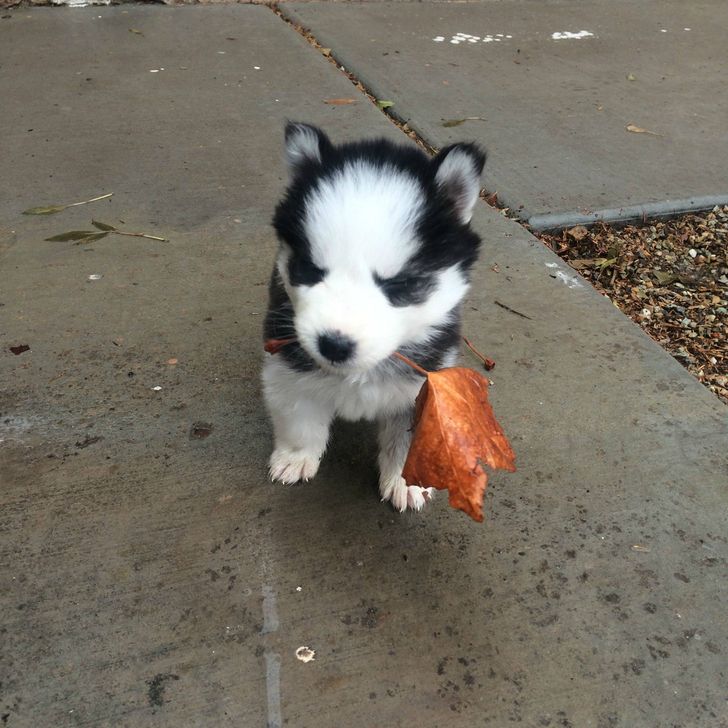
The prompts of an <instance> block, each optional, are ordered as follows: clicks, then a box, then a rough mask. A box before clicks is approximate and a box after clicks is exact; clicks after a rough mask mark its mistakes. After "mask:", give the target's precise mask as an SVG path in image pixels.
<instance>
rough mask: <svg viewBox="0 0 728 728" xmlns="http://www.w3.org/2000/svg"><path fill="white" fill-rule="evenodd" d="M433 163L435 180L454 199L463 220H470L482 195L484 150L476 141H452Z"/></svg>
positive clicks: (453, 202) (467, 221) (456, 209)
mask: <svg viewBox="0 0 728 728" xmlns="http://www.w3.org/2000/svg"><path fill="white" fill-rule="evenodd" d="M432 164H433V167H434V169H435V183H436V184H437V186H438V187H439V188H440V190H441V191H442V193H443V194H444V195H445V197H447V199H448V200H449V201H450V202H451V204H452V206H453V208H454V209H455V213H456V214H457V216H458V219H459V220H460V222H462V223H463V224H467V223H469V222H470V218H471V217H472V216H473V208H474V207H475V203H476V202H477V200H478V195H479V194H480V175H481V174H482V172H483V167H484V166H485V152H483V151H482V150H481V149H480V147H478V146H477V145H475V144H465V143H461V144H453V145H451V146H449V147H445V148H444V149H442V150H441V151H440V152H439V154H437V156H436V157H435V158H434V159H433V160H432Z"/></svg>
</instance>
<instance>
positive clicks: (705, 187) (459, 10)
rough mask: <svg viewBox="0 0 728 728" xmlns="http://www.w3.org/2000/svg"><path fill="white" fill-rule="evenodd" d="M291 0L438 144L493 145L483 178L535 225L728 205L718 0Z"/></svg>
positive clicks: (726, 101) (721, 6) (298, 18)
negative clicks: (373, 0)
mask: <svg viewBox="0 0 728 728" xmlns="http://www.w3.org/2000/svg"><path fill="white" fill-rule="evenodd" d="M282 8H283V12H284V13H286V15H287V16H289V17H290V18H291V19H292V20H294V22H298V23H300V24H301V25H303V26H304V27H306V28H310V29H311V31H312V32H313V34H314V36H315V37H316V38H317V39H318V40H319V41H320V42H321V44H322V45H324V46H327V47H330V48H331V49H332V52H333V53H334V55H335V56H336V58H337V59H338V60H339V61H340V62H341V63H343V64H344V65H345V66H346V67H347V68H349V69H350V70H352V71H353V72H354V73H355V75H356V76H357V77H358V78H360V79H362V80H363V81H364V83H365V84H366V85H367V86H368V87H369V88H371V89H373V90H374V92H375V94H376V95H377V96H378V97H379V98H383V99H388V100H391V101H394V102H395V105H394V106H393V107H392V109H391V110H392V111H393V112H394V113H396V114H397V115H398V116H399V117H400V118H402V119H406V120H407V121H408V122H409V124H410V126H412V128H413V129H416V130H417V131H418V132H419V133H420V134H421V136H423V137H424V138H425V139H427V140H428V141H429V142H430V143H431V144H433V145H434V146H437V147H442V146H444V145H445V144H448V143H450V142H453V141H456V140H459V139H478V140H479V141H481V142H482V143H484V144H485V146H486V148H487V149H488V150H489V152H490V162H489V164H488V168H487V170H486V175H485V181H486V184H487V186H488V189H489V190H490V191H491V192H496V191H497V193H498V197H499V199H500V201H501V202H502V203H504V204H505V205H507V206H508V207H510V208H512V209H514V210H515V211H516V212H517V213H518V214H519V216H520V217H521V218H522V219H524V220H529V222H530V223H531V224H532V225H533V226H534V227H538V228H549V227H558V226H564V225H570V224H577V223H581V222H584V221H587V222H588V221H589V220H594V219H597V218H601V219H635V217H640V216H641V215H642V213H646V214H647V215H648V216H652V215H655V214H668V213H671V212H680V211H683V210H690V209H693V208H695V207H696V206H698V207H703V208H705V207H712V206H713V205H714V204H718V201H720V203H721V204H726V203H727V202H728V167H727V166H726V164H725V160H726V159H728V134H727V133H726V123H725V120H726V119H728V87H726V84H724V83H720V81H719V79H721V78H724V77H725V76H726V74H728V54H726V52H725V27H726V24H727V23H728V5H726V3H725V2H723V1H722V0H704V1H703V2H690V3H686V2H682V0H646V1H643V2H639V3H635V2H630V1H629V0H617V1H616V2H603V1H602V0H562V1H559V2H543V0H525V1H523V2H511V1H508V2H493V1H485V2H476V3H459V2H458V3H429V2H425V3H419V4H417V5H416V6H413V5H411V4H407V3H396V2H395V3H392V2H381V3H328V2H312V3H287V4H284V5H283V6H282ZM583 30H585V31H588V32H590V33H591V34H592V36H591V37H589V36H587V37H583V38H581V39H574V38H572V39H561V40H554V39H553V38H552V35H553V33H563V32H566V31H568V32H571V33H579V32H580V31H583ZM458 33H465V34H468V35H470V36H474V37H475V36H477V37H478V38H479V40H478V41H477V42H470V41H469V40H465V39H464V40H461V41H458V42H456V43H452V42H451V41H452V40H457V38H456V36H457V34H458ZM509 36H510V37H509ZM435 38H442V39H443V40H442V41H441V42H437V41H435V40H434V39H435ZM483 39H485V40H486V41H489V42H484V40H483ZM630 79H631V80H630ZM465 117H480V118H482V119H483V120H482V121H481V120H473V121H467V122H465V123H464V124H463V125H461V126H455V127H443V123H444V122H447V121H448V120H456V119H462V118H465ZM630 124H631V125H634V126H636V127H638V128H641V129H645V130H647V132H651V133H633V132H629V131H627V129H626V127H627V125H630ZM699 198H711V199H707V200H706V199H703V200H700V199H699ZM715 198H717V199H715ZM666 201H667V202H666ZM633 207H636V208H637V209H636V210H632V209H630V208H633Z"/></svg>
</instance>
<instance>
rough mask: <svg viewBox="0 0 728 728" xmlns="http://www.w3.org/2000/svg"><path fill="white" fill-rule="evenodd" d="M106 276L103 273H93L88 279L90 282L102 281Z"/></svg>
mask: <svg viewBox="0 0 728 728" xmlns="http://www.w3.org/2000/svg"><path fill="white" fill-rule="evenodd" d="M103 277H104V276H103V275H102V274H101V273H92V274H91V275H90V276H89V277H88V279H89V280H90V281H100V280H101V279H102V278H103Z"/></svg>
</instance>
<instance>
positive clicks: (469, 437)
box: [402, 367, 516, 521]
mask: <svg viewBox="0 0 728 728" xmlns="http://www.w3.org/2000/svg"><path fill="white" fill-rule="evenodd" d="M485 465H487V466H488V467H490V468H502V469H504V470H510V471H511V472H513V471H514V470H515V469H516V466H515V455H514V453H513V450H512V449H511V446H510V443H509V442H508V439H507V438H506V436H505V434H504V433H503V430H502V429H501V427H500V425H499V424H498V422H497V421H496V419H495V416H494V415H493V410H492V409H491V406H490V404H489V402H488V380H487V379H485V377H483V376H481V375H480V374H478V373H477V372H475V371H473V370H472V369H465V368H462V367H451V368H448V369H442V370H440V371H438V372H428V373H427V381H426V382H425V383H424V384H423V385H422V389H421V390H420V393H419V394H418V395H417V402H416V405H415V420H414V434H413V436H412V444H411V445H410V449H409V453H408V455H407V462H406V463H405V466H404V470H403V471H402V477H404V479H405V480H406V481H407V483H408V484H409V485H421V486H432V487H435V488H438V489H440V490H444V489H447V490H448V491H449V496H448V500H449V503H450V505H451V506H452V507H453V508H459V509H460V510H461V511H465V513H467V514H468V515H469V516H471V518H474V519H475V520H476V521H482V520H483V496H484V495H485V486H486V485H487V483H488V475H487V473H486V471H485Z"/></svg>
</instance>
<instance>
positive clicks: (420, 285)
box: [374, 268, 435, 308]
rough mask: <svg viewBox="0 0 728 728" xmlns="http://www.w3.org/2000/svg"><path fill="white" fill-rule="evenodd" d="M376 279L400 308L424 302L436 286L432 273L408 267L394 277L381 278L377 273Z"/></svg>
mask: <svg viewBox="0 0 728 728" xmlns="http://www.w3.org/2000/svg"><path fill="white" fill-rule="evenodd" d="M374 281H375V282H376V284H377V285H378V286H379V287H380V288H381V289H382V291H383V292H384V295H385V296H386V297H387V299H388V300H389V302H390V303H391V304H392V305H393V306H397V307H400V308H401V307H404V306H412V305H414V304H416V303H424V302H425V301H426V300H427V296H428V295H429V293H430V292H431V291H432V290H433V288H434V286H435V282H434V280H433V279H432V276H431V275H427V274H426V273H420V274H418V273H410V272H409V269H408V268H405V271H403V272H402V273H400V274H399V275H397V276H395V277H394V278H381V277H380V276H378V275H377V274H376V273H375V274H374Z"/></svg>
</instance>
